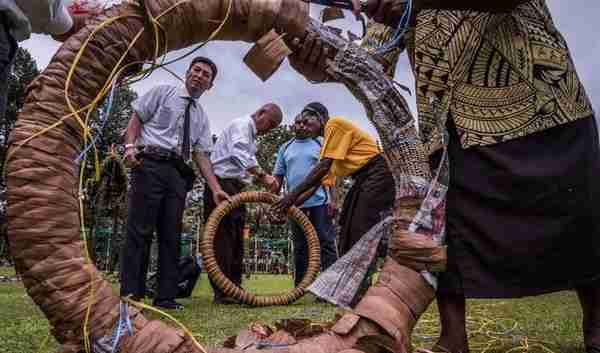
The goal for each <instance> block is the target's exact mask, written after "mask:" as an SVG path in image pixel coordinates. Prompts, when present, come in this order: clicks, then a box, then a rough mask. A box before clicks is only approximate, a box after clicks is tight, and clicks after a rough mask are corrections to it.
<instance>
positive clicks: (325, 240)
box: [291, 205, 338, 286]
mask: <svg viewBox="0 0 600 353" xmlns="http://www.w3.org/2000/svg"><path fill="white" fill-rule="evenodd" d="M301 210H302V212H304V214H306V216H308V219H310V222H311V223H312V224H313V226H314V227H315V229H316V231H317V235H318V236H319V244H320V247H321V271H325V270H326V269H327V268H328V267H329V266H331V265H332V264H333V263H334V262H335V261H336V260H337V258H338V256H337V250H336V245H335V228H334V225H333V222H332V219H331V217H329V215H328V214H327V205H321V206H315V207H306V208H301ZM291 229H292V235H293V241H294V267H295V274H294V283H295V285H296V286H297V285H298V284H299V283H300V281H302V278H303V277H304V275H305V274H306V270H307V268H308V243H307V241H306V236H305V235H304V232H303V231H302V228H301V227H300V226H299V225H298V224H296V223H295V222H291Z"/></svg>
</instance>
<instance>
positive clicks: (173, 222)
mask: <svg viewBox="0 0 600 353" xmlns="http://www.w3.org/2000/svg"><path fill="white" fill-rule="evenodd" d="M216 74H217V67H216V66H215V64H214V63H213V62H212V61H211V60H210V59H208V58H205V57H201V56H199V57H196V58H195V59H194V60H192V63H191V64H190V66H189V68H188V71H187V73H186V80H185V87H173V86H167V85H162V86H157V87H155V88H153V89H152V90H150V91H149V92H148V93H146V94H145V95H143V96H142V97H140V98H138V99H137V100H136V101H134V102H133V104H132V106H133V110H134V113H133V114H132V117H131V120H130V121H129V125H128V126H127V132H126V136H125V142H126V144H125V156H124V158H125V161H126V163H127V164H128V165H129V166H131V167H132V171H131V191H130V195H129V205H128V210H129V211H128V214H127V239H126V242H125V247H124V252H123V253H124V256H123V258H122V263H121V296H124V297H125V296H131V297H133V299H135V300H140V299H141V298H143V297H144V296H145V291H146V272H147V267H148V257H149V249H150V244H151V242H152V235H153V233H154V230H155V229H156V233H157V238H158V260H159V261H158V263H159V267H158V287H157V291H156V295H155V297H154V303H153V304H154V306H157V307H161V308H163V309H176V310H179V309H182V308H183V307H182V306H181V305H180V304H179V303H177V302H176V301H175V297H176V295H177V279H178V278H179V276H178V275H179V268H178V263H179V257H180V251H181V241H180V238H181V226H182V217H183V210H184V207H185V198H186V193H187V191H188V190H189V189H191V186H192V184H193V179H194V177H195V175H194V172H193V169H192V168H191V167H190V166H189V164H190V163H191V160H192V159H193V161H194V162H195V163H196V165H197V167H198V169H199V170H200V172H201V173H202V175H203V176H204V178H205V179H206V180H207V184H208V188H210V189H211V190H212V191H213V194H212V195H214V196H213V202H214V203H216V204H218V203H220V202H221V201H223V200H224V199H226V198H227V194H226V193H225V192H223V189H222V188H221V186H220V185H219V183H218V181H217V179H216V177H215V175H214V173H213V171H212V167H211V164H210V159H209V152H210V151H211V150H212V138H211V132H210V126H209V121H208V118H207V116H206V114H205V113H204V110H203V109H202V107H201V106H200V103H199V102H198V98H199V97H200V96H201V95H202V94H203V93H204V92H205V91H206V90H208V89H210V88H211V87H212V85H213V81H214V78H215V76H216Z"/></svg>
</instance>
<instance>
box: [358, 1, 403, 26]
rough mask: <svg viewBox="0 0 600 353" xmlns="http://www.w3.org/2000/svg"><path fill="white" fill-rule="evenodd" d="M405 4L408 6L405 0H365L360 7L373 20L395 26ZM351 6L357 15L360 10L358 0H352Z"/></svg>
mask: <svg viewBox="0 0 600 353" xmlns="http://www.w3.org/2000/svg"><path fill="white" fill-rule="evenodd" d="M406 6H408V1H407V0H367V2H366V5H365V6H362V9H363V10H364V11H365V14H366V15H367V16H368V17H371V18H373V20H374V21H375V22H378V23H382V24H385V25H387V26H390V27H394V28H395V27H397V26H398V23H399V22H400V19H401V18H402V15H403V14H404V11H405V9H406ZM352 7H353V12H354V14H355V15H357V16H358V15H359V13H360V11H361V5H360V1H359V0H352Z"/></svg>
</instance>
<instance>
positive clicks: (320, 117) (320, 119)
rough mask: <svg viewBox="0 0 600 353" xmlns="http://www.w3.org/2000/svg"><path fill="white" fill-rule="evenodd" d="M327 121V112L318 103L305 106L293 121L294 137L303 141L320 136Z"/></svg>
mask: <svg viewBox="0 0 600 353" xmlns="http://www.w3.org/2000/svg"><path fill="white" fill-rule="evenodd" d="M328 120H329V111H328V110H327V108H326V107H325V106H324V105H323V104H321V103H319V102H312V103H309V104H307V105H306V106H305V107H304V109H302V112H301V113H300V115H298V116H296V119H295V120H294V132H295V133H296V137H297V138H299V139H304V138H313V137H317V136H322V135H323V130H324V129H325V125H326V124H327V121H328Z"/></svg>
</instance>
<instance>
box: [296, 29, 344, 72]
mask: <svg viewBox="0 0 600 353" xmlns="http://www.w3.org/2000/svg"><path fill="white" fill-rule="evenodd" d="M290 46H291V49H292V50H293V51H294V52H293V53H292V55H290V56H289V57H288V59H289V61H290V65H291V66H292V67H293V68H294V69H295V70H296V71H298V72H299V73H300V74H302V75H303V76H304V77H306V79H307V80H309V81H312V82H324V81H327V79H328V78H329V75H328V73H327V67H328V66H329V65H330V63H331V59H333V57H334V55H335V50H334V49H333V48H330V47H328V46H327V45H326V44H325V43H323V42H322V41H321V40H320V39H318V38H317V36H316V35H314V34H310V33H309V34H308V35H307V36H306V37H305V38H304V41H303V42H302V41H301V40H300V38H294V39H293V40H292V42H291V45H290Z"/></svg>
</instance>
